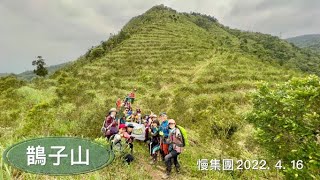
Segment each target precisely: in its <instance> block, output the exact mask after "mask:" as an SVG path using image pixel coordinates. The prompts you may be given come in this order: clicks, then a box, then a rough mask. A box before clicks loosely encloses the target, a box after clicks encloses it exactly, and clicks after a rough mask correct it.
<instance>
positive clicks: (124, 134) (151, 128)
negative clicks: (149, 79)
mask: <svg viewBox="0 0 320 180" xmlns="http://www.w3.org/2000/svg"><path fill="white" fill-rule="evenodd" d="M135 92H136V89H134V90H133V91H132V92H131V93H130V94H128V96H127V97H126V98H125V99H124V100H123V101H121V99H120V98H119V99H118V100H117V102H116V108H111V109H110V110H109V112H108V113H107V115H106V118H105V121H104V123H103V126H102V132H103V134H104V136H105V137H106V139H107V140H108V141H109V142H110V144H111V145H112V146H111V147H112V150H114V151H122V150H123V149H125V148H126V147H127V148H128V149H129V151H130V153H129V154H126V156H125V160H126V161H127V162H128V163H130V162H131V161H132V160H133V159H134V158H133V156H132V154H133V141H134V139H135V138H134V136H133V129H134V125H133V124H135V123H138V124H143V125H144V127H145V140H144V142H146V143H148V147H149V152H150V156H151V159H152V160H151V161H150V164H155V163H156V162H157V159H158V154H160V155H161V159H162V161H164V162H165V166H166V173H165V174H164V175H163V178H164V179H165V178H169V177H170V174H171V169H172V161H173V163H174V165H175V168H176V172H177V173H180V164H179V161H178V156H179V154H180V153H181V152H182V150H183V146H184V139H183V135H182V133H181V131H180V129H179V128H178V127H177V125H176V122H175V120H173V119H169V118H168V116H167V114H166V113H165V112H161V113H160V114H159V117H158V116H157V115H156V114H154V113H151V114H150V115H144V116H143V117H142V115H141V110H140V108H137V109H136V111H135V112H133V111H132V104H133V103H134V100H135Z"/></svg>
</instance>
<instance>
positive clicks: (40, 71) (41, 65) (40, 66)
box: [32, 56, 48, 77]
mask: <svg viewBox="0 0 320 180" xmlns="http://www.w3.org/2000/svg"><path fill="white" fill-rule="evenodd" d="M32 65H33V66H37V68H36V69H35V70H33V72H34V73H35V74H36V75H38V76H42V77H45V76H46V75H47V74H48V70H47V68H46V67H45V65H46V63H45V62H44V59H43V58H42V56H38V57H37V59H36V60H34V61H32Z"/></svg>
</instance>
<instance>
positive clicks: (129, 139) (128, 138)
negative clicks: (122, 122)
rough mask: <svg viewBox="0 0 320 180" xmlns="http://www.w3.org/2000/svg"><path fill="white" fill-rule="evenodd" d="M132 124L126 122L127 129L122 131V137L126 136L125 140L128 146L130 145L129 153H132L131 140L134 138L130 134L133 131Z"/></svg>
mask: <svg viewBox="0 0 320 180" xmlns="http://www.w3.org/2000/svg"><path fill="white" fill-rule="evenodd" d="M133 128H134V126H133V124H128V125H127V131H126V132H124V135H123V137H124V138H126V142H127V143H128V145H129V147H130V150H131V154H132V153H133V140H134V137H133V136H132V135H131V134H132V131H133Z"/></svg>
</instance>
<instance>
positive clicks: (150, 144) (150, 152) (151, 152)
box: [150, 141, 152, 155]
mask: <svg viewBox="0 0 320 180" xmlns="http://www.w3.org/2000/svg"><path fill="white" fill-rule="evenodd" d="M151 147H152V141H151V143H150V155H152V148H151Z"/></svg>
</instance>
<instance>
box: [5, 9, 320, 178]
mask: <svg viewBox="0 0 320 180" xmlns="http://www.w3.org/2000/svg"><path fill="white" fill-rule="evenodd" d="M319 59H320V58H319V56H318V55H316V54H314V53H311V52H308V51H305V50H304V49H300V48H298V47H296V46H293V45H291V44H290V43H287V42H286V41H283V40H280V39H279V38H277V37H273V36H270V35H264V34H261V33H249V32H243V31H240V30H234V29H230V28H228V27H225V26H223V25H221V24H220V23H218V21H217V20H216V19H215V18H214V17H211V16H207V15H201V14H198V13H190V14H189V13H179V12H177V11H175V10H173V9H170V8H168V7H165V6H163V5H160V6H155V7H153V8H151V9H150V10H148V11H147V12H146V13H144V14H142V15H140V16H137V17H134V18H133V19H131V20H130V21H129V22H128V23H127V24H126V25H125V26H124V27H123V28H122V30H121V31H120V32H119V33H118V34H116V35H113V36H111V37H110V38H109V39H108V40H106V41H102V42H101V44H99V45H97V46H95V47H93V48H92V49H90V50H89V51H88V52H87V53H85V54H84V55H83V56H81V57H80V58H79V59H78V60H77V61H75V62H72V63H71V64H70V65H69V66H67V67H65V68H63V69H61V70H58V71H56V72H55V73H54V74H53V75H51V76H50V77H49V78H47V79H45V78H35V79H34V80H32V82H31V83H27V82H25V81H22V80H19V79H16V78H15V77H12V76H8V77H5V78H1V79H0V92H1V93H0V97H1V98H0V101H1V103H0V108H1V109H2V111H1V112H0V122H1V131H0V134H1V138H0V143H1V147H7V146H8V145H10V144H12V143H14V142H18V141H20V140H22V139H24V138H30V137H38V136H83V137H86V138H90V139H97V138H98V137H100V136H101V134H100V126H101V124H102V121H103V119H104V116H105V114H106V112H107V111H108V110H109V109H110V108H111V107H113V106H114V104H115V101H116V99H117V98H118V97H121V98H122V97H124V96H125V95H126V94H127V93H128V92H129V91H130V90H132V89H133V88H136V89H137V93H136V96H137V97H136V101H135V104H134V107H140V108H141V109H142V113H143V114H144V113H146V114H148V113H150V111H152V112H155V113H159V112H163V111H165V112H167V114H168V115H169V118H173V119H175V120H176V122H177V123H178V124H179V125H181V126H183V127H185V128H186V129H187V132H188V137H189V140H190V147H187V148H186V150H185V151H184V152H183V153H182V154H181V155H180V157H179V158H180V161H181V165H182V173H181V174H180V175H175V174H174V175H173V176H174V178H179V179H182V178H186V179H192V178H193V179H199V178H203V179H234V178H242V179H251V178H260V179H282V178H286V177H287V178H290V177H291V176H292V175H293V176H294V174H295V173H298V176H299V171H298V172H297V171H292V172H283V171H280V173H279V172H278V171H277V170H275V169H274V168H272V169H271V170H268V171H262V170H252V171H239V170H235V171H212V170H209V171H200V170H199V169H198V167H197V161H198V160H199V159H209V161H210V160H211V159H230V158H233V159H235V160H236V159H243V160H245V159H249V160H254V159H257V160H259V159H265V160H266V161H267V162H269V163H270V164H272V163H274V159H275V157H273V156H271V155H270V153H268V150H269V148H266V147H264V146H263V144H261V145H260V144H259V143H257V140H256V138H255V133H256V132H257V127H255V126H254V125H253V124H251V123H250V122H249V121H247V120H246V116H247V114H248V113H249V112H250V111H251V110H252V109H253V102H252V98H253V97H252V96H251V93H252V92H256V89H257V85H259V84H261V82H267V83H269V85H270V88H272V87H276V86H277V85H276V84H279V83H284V82H286V81H288V80H290V79H291V78H292V77H297V78H302V77H305V76H307V73H314V74H317V75H319V72H320V71H319V68H316V67H319ZM314 66H316V67H314ZM4 102H5V103H4ZM3 129H6V130H3ZM98 140H99V141H101V139H98ZM102 141H103V140H102ZM134 156H135V157H136V162H135V163H133V164H132V165H130V166H129V167H127V166H123V165H122V164H121V162H118V161H116V162H114V163H113V164H111V165H110V166H108V167H106V168H104V169H102V170H99V171H97V172H93V173H89V174H84V175H77V176H73V177H71V176H70V177H67V178H73V179H90V178H93V179H95V178H96V179H97V178H102V179H108V178H118V179H121V178H133V179H138V178H139V179H142V178H143V179H152V178H153V177H152V174H150V173H148V172H153V173H155V174H159V173H161V172H162V171H161V168H159V167H157V166H150V165H148V164H147V163H146V162H147V161H148V158H149V157H148V152H147V147H146V146H145V145H144V144H142V143H135V153H134ZM297 159H299V157H297ZM141 164H143V166H141ZM159 165H161V163H159ZM270 166H271V165H270ZM2 167H4V165H3V166H2ZM1 170H2V173H0V175H1V174H2V175H3V176H4V177H9V176H14V177H19V178H22V179H34V178H40V179H41V178H43V179H45V178H48V177H41V176H38V175H31V174H27V173H21V172H19V171H15V170H12V169H10V168H9V169H8V170H6V169H5V168H2V169H1ZM1 170H0V171H1ZM303 173H305V171H303ZM301 174H302V171H301ZM314 176H316V174H314ZM157 177H158V176H157ZM62 179H64V178H62Z"/></svg>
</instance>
